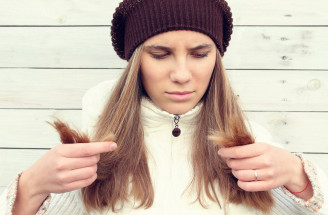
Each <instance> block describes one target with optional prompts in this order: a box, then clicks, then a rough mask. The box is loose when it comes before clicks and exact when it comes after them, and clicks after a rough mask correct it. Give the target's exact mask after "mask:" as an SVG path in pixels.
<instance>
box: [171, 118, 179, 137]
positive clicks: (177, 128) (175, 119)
mask: <svg viewBox="0 0 328 215" xmlns="http://www.w3.org/2000/svg"><path fill="white" fill-rule="evenodd" d="M179 119H180V116H179V115H175V116H174V120H173V121H174V124H175V128H174V129H173V131H172V135H173V136H174V137H178V136H180V134H181V130H180V128H179V125H178V123H179Z"/></svg>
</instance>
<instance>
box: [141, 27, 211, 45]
mask: <svg viewBox="0 0 328 215" xmlns="http://www.w3.org/2000/svg"><path fill="white" fill-rule="evenodd" d="M199 43H206V44H214V42H213V40H212V39H211V38H210V37H209V36H207V35H206V34H203V33H200V32H196V31H188V30H177V31H168V32H164V33H160V34H157V35H155V36H152V37H150V38H148V39H147V40H146V41H145V42H144V44H145V45H146V46H148V45H159V44H160V45H167V46H175V45H177V44H180V45H181V44H185V45H188V46H194V45H197V44H199Z"/></svg>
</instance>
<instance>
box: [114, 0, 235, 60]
mask: <svg viewBox="0 0 328 215" xmlns="http://www.w3.org/2000/svg"><path fill="white" fill-rule="evenodd" d="M172 30H192V31H198V32H201V33H204V34H206V35H208V36H209V37H210V38H212V40H213V41H214V42H215V43H216V46H217V47H218V49H219V51H220V53H221V56H223V55H224V52H225V51H226V49H227V46H228V45H229V41H230V38H231V34H232V14H231V12H230V7H229V6H228V4H227V2H226V1H224V0H123V2H121V3H120V5H119V7H118V8H116V11H115V13H114V15H113V20H112V27H111V36H112V43H113V47H114V49H115V51H116V53H117V55H118V56H119V57H120V58H122V59H125V60H129V59H130V57H131V55H132V54H133V52H134V50H135V49H136V48H137V47H138V46H139V45H140V44H141V43H143V42H144V41H145V40H147V39H148V38H150V37H152V36H154V35H156V34H159V33H163V32H167V31H172Z"/></svg>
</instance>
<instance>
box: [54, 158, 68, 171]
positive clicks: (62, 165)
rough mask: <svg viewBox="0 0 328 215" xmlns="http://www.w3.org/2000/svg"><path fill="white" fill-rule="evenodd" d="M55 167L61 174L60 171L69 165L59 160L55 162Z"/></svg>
mask: <svg viewBox="0 0 328 215" xmlns="http://www.w3.org/2000/svg"><path fill="white" fill-rule="evenodd" d="M54 167H55V170H56V171H58V172H60V171H63V170H65V169H66V168H67V165H66V163H65V162H61V161H59V160H57V161H55V164H54Z"/></svg>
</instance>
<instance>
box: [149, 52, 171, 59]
mask: <svg viewBox="0 0 328 215" xmlns="http://www.w3.org/2000/svg"><path fill="white" fill-rule="evenodd" d="M168 55H169V53H168V52H167V53H160V54H156V53H151V56H152V57H153V58H155V59H163V58H165V57H166V56H168Z"/></svg>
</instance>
